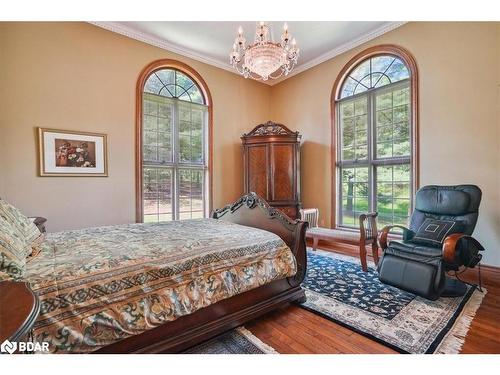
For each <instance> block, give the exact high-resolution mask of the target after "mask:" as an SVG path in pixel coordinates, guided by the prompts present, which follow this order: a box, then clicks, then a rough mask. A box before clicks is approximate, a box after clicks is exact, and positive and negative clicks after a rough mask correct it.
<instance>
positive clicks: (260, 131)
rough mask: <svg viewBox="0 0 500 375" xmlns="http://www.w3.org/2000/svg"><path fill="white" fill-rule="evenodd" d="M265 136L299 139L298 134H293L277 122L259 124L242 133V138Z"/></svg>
mask: <svg viewBox="0 0 500 375" xmlns="http://www.w3.org/2000/svg"><path fill="white" fill-rule="evenodd" d="M266 135H292V136H298V137H299V138H300V137H301V136H300V134H299V132H294V131H291V130H290V129H288V128H287V127H286V126H285V125H283V124H278V123H277V122H273V121H268V122H266V123H264V124H259V125H257V126H256V127H255V128H253V129H252V130H251V131H250V132H248V133H244V134H243V136H242V137H252V136H266Z"/></svg>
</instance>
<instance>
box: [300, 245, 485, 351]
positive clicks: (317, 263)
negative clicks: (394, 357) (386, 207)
mask: <svg viewBox="0 0 500 375" xmlns="http://www.w3.org/2000/svg"><path fill="white" fill-rule="evenodd" d="M307 262H308V264H307V268H308V272H307V277H306V279H305V281H304V283H303V285H302V286H303V287H304V289H305V290H306V295H307V302H306V303H304V304H303V305H301V307H303V308H305V309H307V310H310V311H312V312H314V313H316V314H319V315H321V316H323V317H325V318H327V319H329V320H332V321H334V322H336V323H339V324H341V325H343V326H345V327H347V328H349V329H352V330H353V331H355V332H357V333H360V334H362V335H364V336H367V337H369V338H371V339H373V340H375V341H378V342H380V343H382V344H384V345H387V346H389V347H391V348H393V349H394V350H396V351H398V352H401V353H458V352H459V351H460V349H461V347H462V345H463V342H464V339H465V336H466V334H467V331H468V329H469V326H470V324H471V322H472V319H473V318H474V315H475V313H476V311H477V309H478V308H479V305H480V304H481V301H482V299H483V297H484V294H486V290H484V288H483V291H484V292H483V293H481V292H480V291H479V290H476V289H475V288H473V287H470V286H469V287H468V290H467V293H466V294H465V296H463V297H456V298H440V299H438V300H437V301H428V300H426V299H424V298H421V297H417V296H415V295H414V294H411V293H407V292H405V291H402V290H399V289H397V288H394V287H391V286H388V285H384V284H382V283H381V282H380V281H379V280H378V277H377V272H376V271H375V268H374V265H373V264H371V265H370V267H369V270H368V272H363V271H362V270H361V266H360V265H359V259H356V258H352V257H348V256H344V255H339V254H335V253H331V252H326V251H321V250H318V251H316V252H314V253H313V252H312V251H308V258H307Z"/></svg>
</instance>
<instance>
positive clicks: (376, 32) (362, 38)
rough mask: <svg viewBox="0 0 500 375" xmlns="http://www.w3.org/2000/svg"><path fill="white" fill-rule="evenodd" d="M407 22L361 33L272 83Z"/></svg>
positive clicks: (388, 24)
mask: <svg viewBox="0 0 500 375" xmlns="http://www.w3.org/2000/svg"><path fill="white" fill-rule="evenodd" d="M405 23H407V21H404V22H389V23H387V24H385V25H383V26H381V27H379V28H377V29H375V30H372V31H371V32H369V33H366V34H364V35H361V36H360V37H358V38H356V39H354V40H352V41H350V42H348V43H344V44H342V45H340V46H338V47H337V48H335V49H332V50H331V51H328V52H326V53H324V54H322V55H320V56H318V57H316V58H315V59H313V60H311V61H308V62H307V63H304V64H302V65H299V66H298V67H296V68H295V69H294V70H292V71H291V73H290V74H288V75H287V76H286V77H280V78H278V79H276V80H274V81H273V82H272V83H271V84H270V85H271V86H274V85H276V84H278V83H280V82H283V81H285V80H286V79H288V78H290V77H293V76H294V75H297V74H299V73H302V72H304V71H306V70H308V69H311V68H313V67H315V66H316V65H319V64H321V63H324V62H325V61H328V60H330V59H333V58H334V57H336V56H338V55H341V54H343V53H344V52H347V51H349V50H351V49H354V48H356V47H358V46H360V45H362V44H364V43H366V42H369V41H370V40H372V39H375V38H377V37H379V36H381V35H383V34H385V33H388V32H389V31H392V30H394V29H397V28H398V27H400V26H403V25H404V24H405Z"/></svg>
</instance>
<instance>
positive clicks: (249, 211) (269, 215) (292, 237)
mask: <svg viewBox="0 0 500 375" xmlns="http://www.w3.org/2000/svg"><path fill="white" fill-rule="evenodd" d="M211 217H212V218H214V219H219V220H225V221H229V222H233V223H236V224H241V225H246V226H250V227H254V228H260V229H264V230H267V231H269V232H272V233H275V234H276V235H278V236H279V237H281V238H282V239H283V241H284V242H285V243H286V244H287V245H288V247H290V249H291V250H292V252H293V254H294V256H295V259H296V261H297V273H296V274H295V276H293V277H289V278H287V279H282V280H276V281H273V282H271V283H269V284H266V285H263V286H261V287H259V288H256V289H252V290H250V291H247V292H245V293H242V294H238V295H236V296H233V297H231V298H228V299H225V300H222V301H220V302H217V303H215V304H213V305H210V306H207V307H205V308H202V309H200V310H198V311H196V312H194V313H192V314H189V315H185V316H182V317H180V318H178V319H176V320H174V321H172V322H168V323H165V324H163V325H162V326H160V327H157V328H154V329H152V330H150V331H147V332H144V333H141V334H139V335H137V336H133V337H129V338H127V339H124V340H122V341H119V342H116V343H114V344H112V345H109V346H106V347H103V348H101V349H100V350H98V351H97V353H175V352H179V351H182V350H184V349H187V348H189V347H191V346H194V345H196V344H198V343H200V342H202V341H205V340H208V339H210V338H212V337H214V336H216V335H218V334H221V333H223V332H225V331H227V330H229V329H232V328H236V327H238V326H240V325H242V324H244V323H246V322H248V321H249V320H252V319H255V318H257V317H259V316H261V315H263V314H265V313H267V312H269V311H271V310H273V309H276V308H277V307H280V306H282V305H284V304H286V303H289V302H294V301H298V302H304V301H305V294H304V291H303V290H302V289H301V288H300V284H301V283H302V281H303V280H304V277H305V273H306V265H307V263H306V259H307V258H306V242H305V231H306V228H307V223H306V222H303V221H300V220H292V219H290V218H289V217H288V216H286V215H284V214H283V213H281V212H280V211H278V210H277V209H275V208H272V207H270V206H269V205H268V204H267V203H266V202H265V201H264V200H263V199H262V198H260V197H259V196H258V195H256V194H255V193H250V194H247V195H245V196H243V197H241V198H240V199H238V200H237V201H236V202H234V203H233V204H230V205H228V206H226V207H224V208H221V209H218V210H214V211H213V212H212V214H211Z"/></svg>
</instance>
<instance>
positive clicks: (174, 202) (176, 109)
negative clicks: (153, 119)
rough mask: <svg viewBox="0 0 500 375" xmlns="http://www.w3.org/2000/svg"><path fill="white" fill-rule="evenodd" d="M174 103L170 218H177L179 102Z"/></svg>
mask: <svg viewBox="0 0 500 375" xmlns="http://www.w3.org/2000/svg"><path fill="white" fill-rule="evenodd" d="M173 103H174V113H173V121H172V149H173V168H172V179H173V180H172V189H173V191H172V219H173V220H178V218H179V194H178V192H179V184H178V180H179V173H178V160H179V157H178V150H179V148H178V142H179V124H178V122H179V105H178V104H179V103H178V101H177V100H174V101H173Z"/></svg>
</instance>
